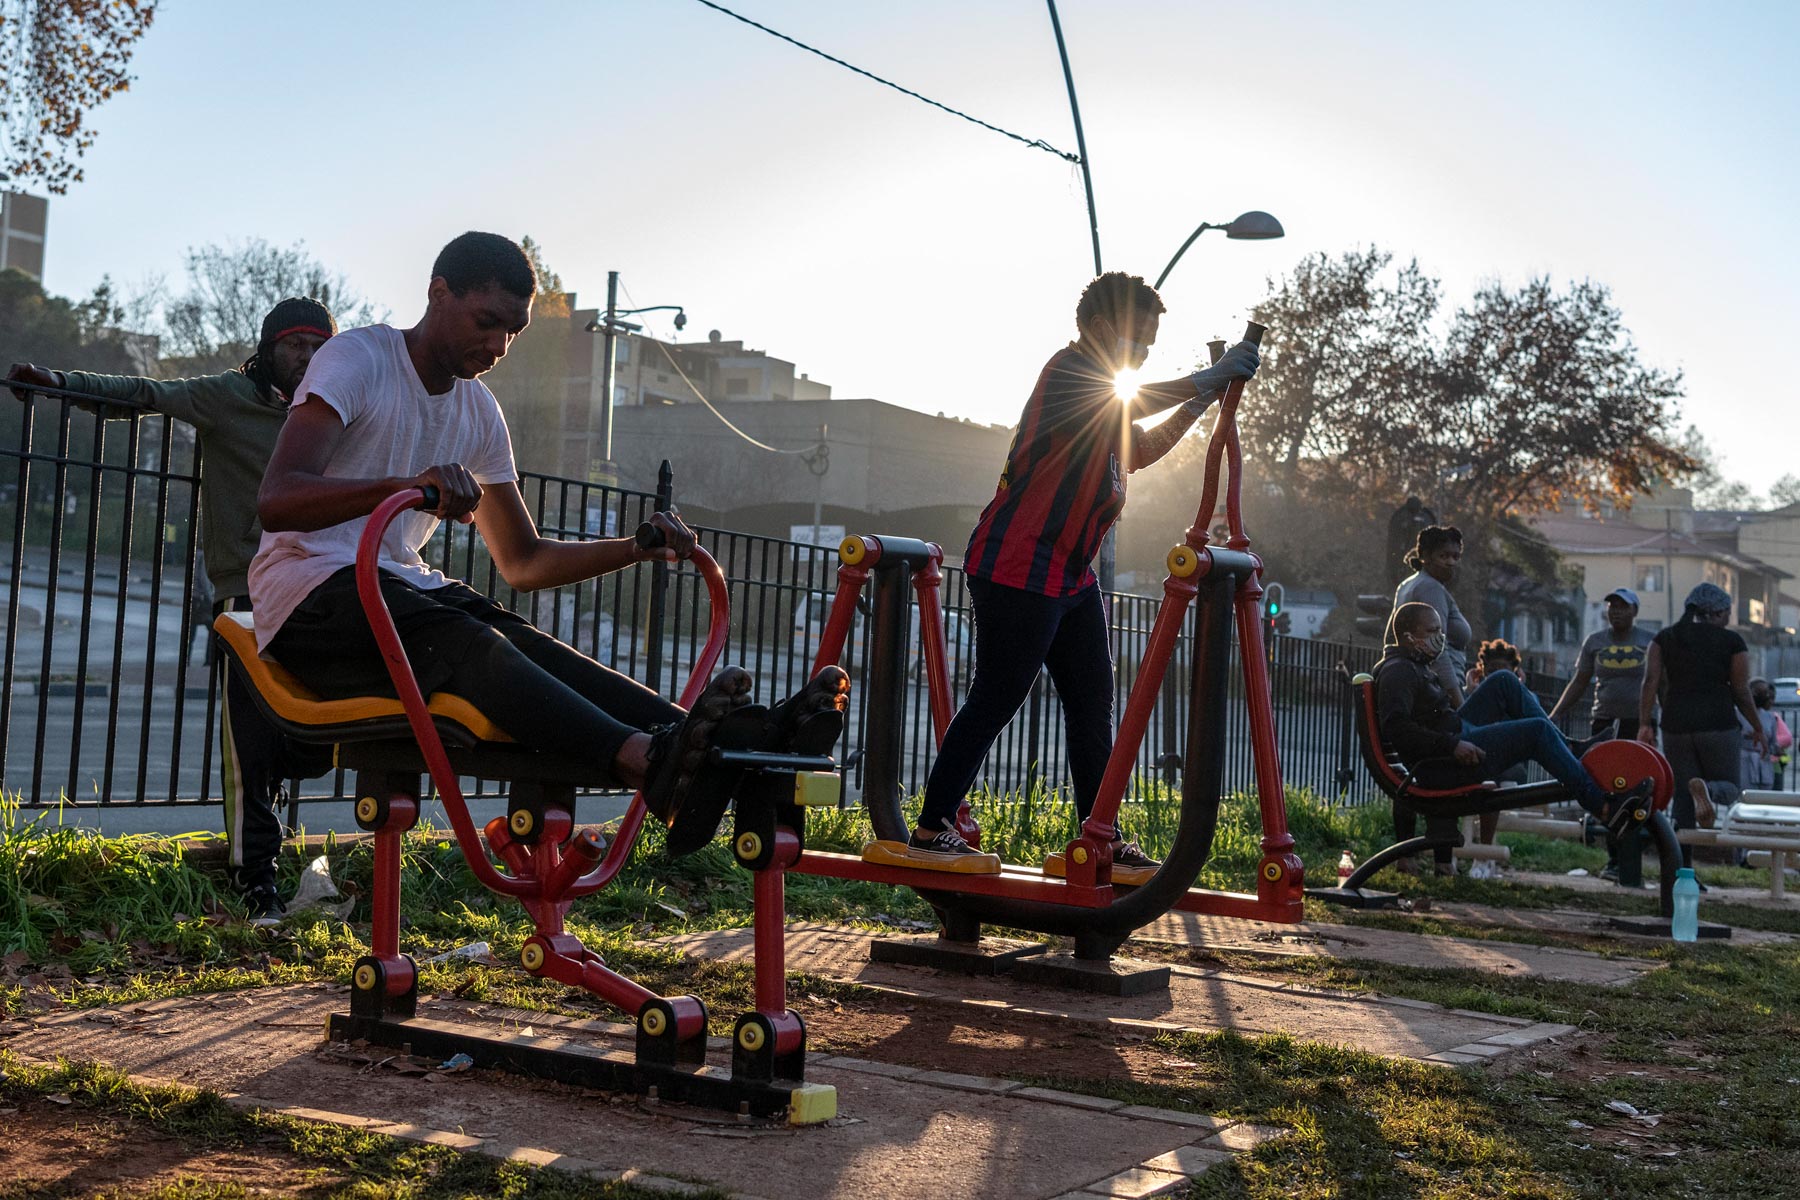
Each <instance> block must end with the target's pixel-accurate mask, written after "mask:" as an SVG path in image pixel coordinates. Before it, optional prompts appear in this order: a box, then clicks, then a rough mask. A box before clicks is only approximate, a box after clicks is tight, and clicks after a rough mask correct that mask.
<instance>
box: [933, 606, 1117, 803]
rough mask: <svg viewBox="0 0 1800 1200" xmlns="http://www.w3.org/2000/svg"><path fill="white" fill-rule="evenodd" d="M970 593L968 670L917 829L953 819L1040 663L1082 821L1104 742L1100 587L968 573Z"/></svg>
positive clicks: (1106, 687)
mask: <svg viewBox="0 0 1800 1200" xmlns="http://www.w3.org/2000/svg"><path fill="white" fill-rule="evenodd" d="M969 595H970V597H971V598H972V599H973V600H974V602H975V675H974V678H973V679H971V680H970V681H969V695H968V698H967V699H965V700H964V701H963V706H962V708H961V709H960V710H958V712H957V714H956V716H955V717H954V718H953V719H952V720H951V722H950V728H949V729H948V730H946V731H945V732H944V744H943V746H942V747H940V748H939V750H938V755H937V759H936V761H934V762H933V763H932V764H931V777H930V779H929V780H928V781H927V783H926V785H925V805H924V808H923V809H922V810H921V811H920V813H919V827H920V828H922V829H930V830H934V831H935V830H938V829H942V828H943V827H944V822H945V821H947V820H953V819H954V818H955V816H956V810H957V808H958V807H959V806H960V805H961V804H962V800H963V797H964V796H966V795H968V792H969V788H970V787H971V786H972V785H973V784H974V782H975V777H976V776H977V775H979V774H980V773H981V764H982V761H983V760H984V759H986V758H987V753H988V750H989V749H990V748H991V747H992V746H993V744H994V739H995V738H997V737H999V736H1000V731H1001V730H1003V729H1005V728H1006V725H1007V722H1009V721H1011V720H1012V719H1013V714H1014V713H1016V712H1018V711H1019V706H1020V705H1022V704H1024V703H1025V698H1026V697H1027V696H1029V695H1030V694H1031V686H1032V684H1034V683H1036V682H1037V677H1038V671H1039V670H1041V669H1043V668H1046V667H1047V668H1049V670H1050V679H1051V681H1052V682H1053V683H1055V684H1056V694H1057V696H1058V698H1059V699H1061V701H1062V708H1063V728H1064V731H1065V734H1066V740H1067V743H1068V748H1069V778H1070V780H1071V782H1072V783H1073V784H1074V785H1075V808H1076V812H1077V813H1078V814H1079V816H1080V817H1081V818H1082V819H1083V820H1086V819H1087V815H1088V813H1089V812H1091V811H1093V807H1094V800H1095V797H1096V796H1098V795H1099V792H1100V780H1101V777H1102V776H1104V775H1105V774H1106V760H1107V759H1108V758H1109V757H1110V756H1111V754H1112V744H1113V664H1112V648H1111V646H1110V644H1109V643H1108V641H1107V631H1106V609H1105V607H1104V606H1103V605H1102V603H1101V599H1100V588H1099V587H1098V585H1096V586H1094V587H1090V588H1088V589H1086V590H1085V591H1082V592H1078V593H1076V594H1075V595H1073V596H1064V597H1056V596H1043V595H1039V594H1038V593H1036V592H1028V591H1025V590H1024V589H1022V588H1015V587H1007V586H1005V585H1003V584H998V583H992V582H989V581H988V580H985V579H970V580H969Z"/></svg>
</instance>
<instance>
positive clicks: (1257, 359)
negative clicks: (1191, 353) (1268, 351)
mask: <svg viewBox="0 0 1800 1200" xmlns="http://www.w3.org/2000/svg"><path fill="white" fill-rule="evenodd" d="M1261 365H1262V352H1261V351H1259V350H1258V349H1257V348H1256V346H1255V344H1254V343H1251V342H1239V343H1238V344H1237V345H1235V346H1233V347H1231V349H1229V350H1227V351H1225V353H1224V354H1222V355H1220V356H1219V361H1218V362H1216V363H1214V364H1213V365H1212V366H1210V367H1205V368H1202V369H1201V370H1198V371H1195V372H1194V373H1193V374H1192V375H1189V376H1188V381H1189V382H1190V383H1192V384H1193V385H1194V390H1195V391H1196V392H1198V393H1199V394H1200V396H1202V397H1203V398H1206V399H1211V398H1212V397H1214V396H1216V395H1218V394H1219V393H1220V392H1223V391H1224V390H1225V385H1226V384H1229V383H1232V382H1234V381H1236V380H1239V379H1249V378H1251V377H1252V376H1254V375H1255V374H1256V368H1257V367H1259V366H1261Z"/></svg>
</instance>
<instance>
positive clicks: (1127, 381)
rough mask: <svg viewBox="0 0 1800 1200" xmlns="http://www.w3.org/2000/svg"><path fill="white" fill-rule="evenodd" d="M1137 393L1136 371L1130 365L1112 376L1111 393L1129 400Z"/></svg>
mask: <svg viewBox="0 0 1800 1200" xmlns="http://www.w3.org/2000/svg"><path fill="white" fill-rule="evenodd" d="M1137 393H1138V373H1137V372H1136V371H1134V370H1132V369H1131V368H1130V367H1126V368H1125V369H1124V370H1123V371H1120V372H1119V373H1118V374H1116V375H1114V376H1113V395H1115V396H1117V397H1118V398H1119V399H1121V400H1129V399H1131V398H1132V397H1133V396H1136V395H1137Z"/></svg>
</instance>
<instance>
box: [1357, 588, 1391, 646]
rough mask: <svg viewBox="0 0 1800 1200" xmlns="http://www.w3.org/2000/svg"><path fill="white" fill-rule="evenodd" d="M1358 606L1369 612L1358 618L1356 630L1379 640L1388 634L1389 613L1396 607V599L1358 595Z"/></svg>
mask: <svg viewBox="0 0 1800 1200" xmlns="http://www.w3.org/2000/svg"><path fill="white" fill-rule="evenodd" d="M1356 607H1357V608H1358V609H1360V610H1362V611H1363V612H1365V613H1367V614H1369V615H1368V616H1366V617H1358V618H1356V632H1357V633H1358V634H1359V635H1361V636H1362V637H1366V638H1373V639H1375V640H1376V641H1377V642H1379V641H1381V640H1382V639H1383V638H1384V637H1386V635H1387V623H1388V614H1389V613H1391V612H1392V611H1393V609H1394V601H1393V598H1392V597H1390V596H1358V597H1357V598H1356Z"/></svg>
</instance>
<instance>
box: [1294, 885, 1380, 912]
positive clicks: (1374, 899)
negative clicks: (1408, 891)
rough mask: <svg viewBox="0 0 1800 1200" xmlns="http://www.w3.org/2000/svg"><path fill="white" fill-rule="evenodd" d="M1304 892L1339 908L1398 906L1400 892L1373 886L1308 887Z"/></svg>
mask: <svg viewBox="0 0 1800 1200" xmlns="http://www.w3.org/2000/svg"><path fill="white" fill-rule="evenodd" d="M1306 894H1307V895H1308V896H1311V897H1312V898H1313V899H1314V900H1323V901H1324V902H1325V903H1327V904H1335V905H1337V906H1338V907H1340V908H1399V907H1400V893H1398V892H1378V891H1376V890H1375V889H1373V888H1342V887H1309V888H1307V889H1306Z"/></svg>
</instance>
